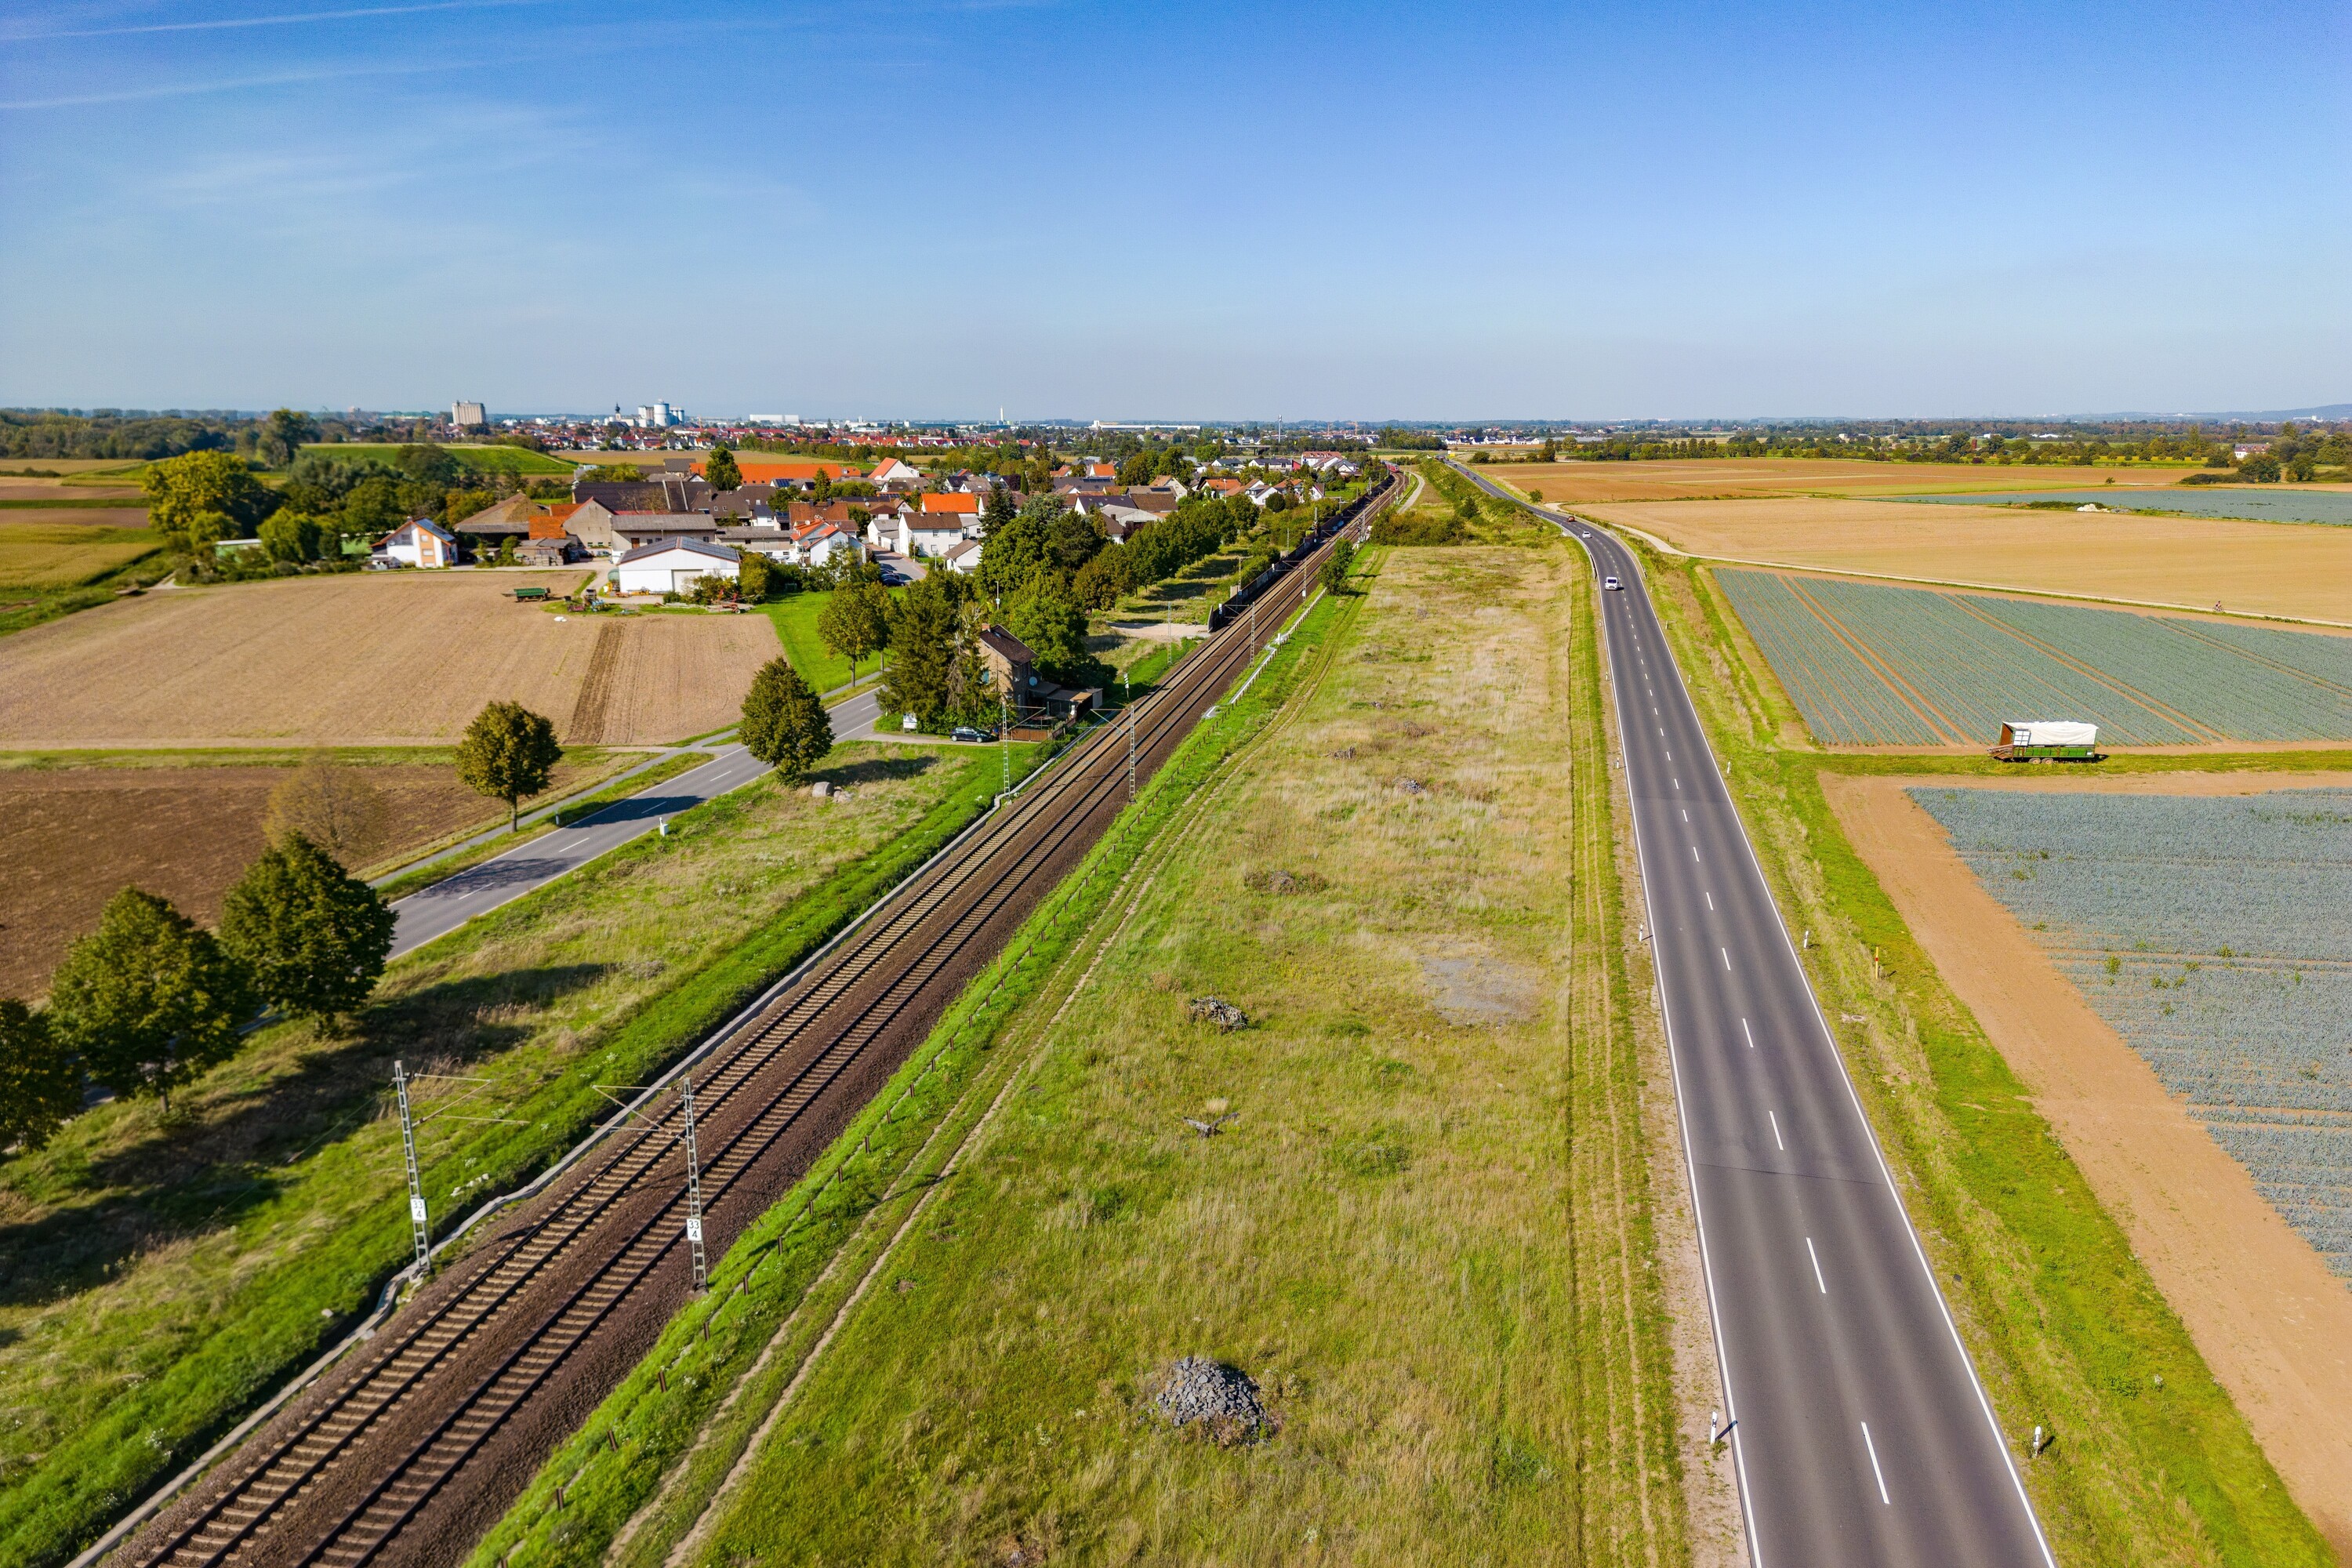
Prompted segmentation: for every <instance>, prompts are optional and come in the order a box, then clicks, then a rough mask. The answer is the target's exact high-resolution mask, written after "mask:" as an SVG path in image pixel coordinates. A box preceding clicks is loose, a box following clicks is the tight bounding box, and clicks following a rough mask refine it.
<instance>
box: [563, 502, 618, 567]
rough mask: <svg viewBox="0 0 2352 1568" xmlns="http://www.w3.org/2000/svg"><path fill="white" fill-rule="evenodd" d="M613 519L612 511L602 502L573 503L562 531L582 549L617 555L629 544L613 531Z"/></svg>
mask: <svg viewBox="0 0 2352 1568" xmlns="http://www.w3.org/2000/svg"><path fill="white" fill-rule="evenodd" d="M613 518H614V512H613V509H612V508H611V507H608V506H606V505H605V504H604V502H603V501H600V500H584V501H575V502H573V503H572V511H571V513H570V515H568V516H566V517H565V518H564V519H563V531H564V532H565V533H567V534H569V535H571V536H572V538H574V539H576V540H578V541H579V542H580V543H581V547H582V548H583V549H585V550H588V551H591V552H597V553H601V554H605V555H617V554H619V553H620V552H622V551H624V550H626V549H627V548H629V544H628V542H627V541H626V540H625V539H623V538H622V537H621V536H620V534H619V533H617V532H615V531H614V528H613Z"/></svg>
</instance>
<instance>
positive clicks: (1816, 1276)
mask: <svg viewBox="0 0 2352 1568" xmlns="http://www.w3.org/2000/svg"><path fill="white" fill-rule="evenodd" d="M1805 1256H1806V1257H1808V1258H1811V1259H1812V1260H1813V1283H1814V1284H1816V1285H1818V1286H1820V1287H1821V1288H1822V1295H1824V1296H1826V1295H1828V1294H1829V1293H1830V1282H1829V1281H1828V1280H1826V1279H1822V1255H1821V1254H1820V1253H1818V1252H1815V1251H1814V1250H1813V1238H1812V1237H1810V1236H1809V1237H1805Z"/></svg>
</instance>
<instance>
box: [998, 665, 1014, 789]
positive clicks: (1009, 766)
mask: <svg viewBox="0 0 2352 1568" xmlns="http://www.w3.org/2000/svg"><path fill="white" fill-rule="evenodd" d="M996 751H997V754H998V755H999V756H1001V757H1003V759H1004V793H1005V794H1006V795H1011V794H1012V793H1013V700H1012V698H1011V697H1009V696H1008V695H1007V694H1006V693H1005V691H1004V689H1003V687H999V688H998V689H997V691H996Z"/></svg>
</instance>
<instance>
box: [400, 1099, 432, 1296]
mask: <svg viewBox="0 0 2352 1568" xmlns="http://www.w3.org/2000/svg"><path fill="white" fill-rule="evenodd" d="M392 1091H393V1093H394V1094H395V1095H397V1096H399V1098H400V1153H401V1158H402V1159H403V1160H404V1161H405V1162H406V1163H407V1165H408V1228H409V1230H410V1232H411V1233H412V1234H413V1236H414V1237H415V1242H416V1261H417V1263H418V1264H419V1265H420V1266H422V1265H423V1263H424V1262H425V1255H426V1253H428V1252H429V1251H430V1250H431V1240H430V1238H429V1237H427V1236H426V1235H425V1183H424V1181H423V1179H422V1178H421V1177H420V1176H419V1175H418V1174H417V1171H416V1121H415V1118H414V1117H412V1116H411V1115H410V1114H409V1109H408V1075H407V1074H406V1073H405V1072H404V1071H403V1070H402V1068H401V1065H400V1063H399V1062H398V1061H396V1060H395V1061H394V1063H393V1064H392Z"/></svg>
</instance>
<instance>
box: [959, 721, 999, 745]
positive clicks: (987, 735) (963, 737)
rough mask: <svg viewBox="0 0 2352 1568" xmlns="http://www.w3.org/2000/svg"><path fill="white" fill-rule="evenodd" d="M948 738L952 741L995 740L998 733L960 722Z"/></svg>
mask: <svg viewBox="0 0 2352 1568" xmlns="http://www.w3.org/2000/svg"><path fill="white" fill-rule="evenodd" d="M948 739H950V740H951V741H993V740H994V739H996V735H995V732H994V731H989V730H981V729H976V728H974V727H973V726H971V725H970V724H959V725H957V726H956V727H955V729H954V731H952V732H951V733H950V735H949V736H948Z"/></svg>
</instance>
